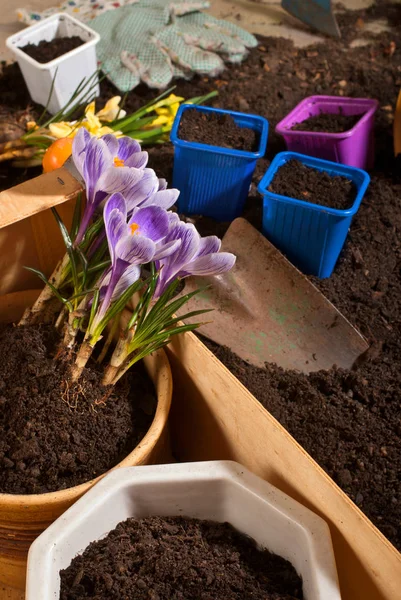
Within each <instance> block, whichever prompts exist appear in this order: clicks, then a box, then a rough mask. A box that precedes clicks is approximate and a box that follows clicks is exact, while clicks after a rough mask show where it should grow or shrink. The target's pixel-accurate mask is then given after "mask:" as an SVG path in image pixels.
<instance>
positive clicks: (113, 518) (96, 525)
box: [26, 461, 341, 600]
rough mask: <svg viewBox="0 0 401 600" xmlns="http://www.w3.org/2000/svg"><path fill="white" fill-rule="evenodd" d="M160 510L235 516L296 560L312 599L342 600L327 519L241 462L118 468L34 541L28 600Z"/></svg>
mask: <svg viewBox="0 0 401 600" xmlns="http://www.w3.org/2000/svg"><path fill="white" fill-rule="evenodd" d="M156 515H159V516H177V515H180V516H188V517H195V518H199V519H212V520H215V521H220V522H224V521H228V522H229V523H231V524H232V525H233V526H234V527H236V528H237V529H239V530H240V531H242V532H244V533H246V534H248V535H249V536H251V537H252V538H254V539H255V540H256V541H257V542H258V543H259V544H260V545H261V546H263V547H265V548H267V549H269V550H270V551H272V552H274V553H275V554H278V555H279V556H282V557H284V558H286V559H287V560H289V561H290V562H291V563H292V564H293V565H294V567H295V569H296V570H297V572H298V573H299V574H300V575H301V577H302V579H303V591H304V597H305V600H340V598H341V596H340V591H339V585H338V579H337V571H336V565H335V559H334V553H333V548H332V543H331V537H330V532H329V528H328V526H327V524H326V523H325V522H324V521H323V520H322V519H321V518H320V517H318V516H317V515H315V514H314V513H312V512H311V511H310V510H308V509H307V508H305V507H304V506H302V505H301V504H299V503H298V502H296V501H295V500H292V498H290V497H289V496H286V495H285V494H283V493H282V492H281V491H279V490H278V489H277V488H275V487H273V486H272V485H270V484H269V483H267V482H266V481H263V480H262V479H260V478H259V477H256V476H255V475H253V474H252V473H250V472H249V471H248V470H247V469H245V468H244V467H242V466H241V465H239V464H238V463H235V462H231V461H211V462H200V463H182V464H173V465H158V466H146V467H130V468H125V469H118V470H116V471H114V472H113V473H110V475H108V476H107V477H105V478H104V479H103V480H102V481H101V482H100V483H98V484H97V485H96V486H95V487H93V488H92V489H91V490H90V491H89V492H88V493H87V494H85V496H83V497H82V498H81V499H80V500H78V502H77V503H76V504H74V506H72V507H71V508H70V509H69V510H67V512H65V513H64V514H63V515H62V516H61V517H60V518H59V519H57V521H55V522H54V523H53V524H52V525H51V526H50V527H49V528H48V529H47V530H46V531H45V532H44V533H42V535H40V536H39V537H38V538H37V540H36V541H35V542H34V543H33V544H32V546H31V549H30V551H29V556H28V578H27V588H26V600H38V599H39V598H40V600H57V599H58V598H59V589H60V578H59V572H60V570H61V569H65V568H66V567H68V566H69V565H70V563H71V560H72V559H73V558H74V557H75V556H76V555H77V554H80V553H82V552H83V550H84V549H85V548H86V547H87V546H88V545H89V544H90V543H91V542H93V541H95V540H98V539H100V538H102V537H103V536H105V535H106V534H107V533H108V532H109V531H111V530H112V529H114V527H115V526H116V525H117V524H118V523H119V522H120V521H123V520H125V519H127V518H129V517H137V518H141V517H146V516H156Z"/></svg>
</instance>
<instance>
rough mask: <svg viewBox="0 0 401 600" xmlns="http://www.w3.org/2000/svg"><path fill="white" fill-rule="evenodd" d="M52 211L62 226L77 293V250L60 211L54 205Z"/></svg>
mask: <svg viewBox="0 0 401 600" xmlns="http://www.w3.org/2000/svg"><path fill="white" fill-rule="evenodd" d="M52 213H53V215H54V216H55V218H56V221H57V223H58V226H59V228H60V231H61V235H62V237H63V241H64V244H65V247H66V250H67V254H68V258H69V259H70V264H71V274H72V280H73V283H74V293H75V294H77V293H78V292H79V279H78V271H77V263H76V260H75V258H76V257H75V251H74V248H73V245H72V241H71V238H70V236H69V233H68V230H67V228H66V226H65V225H64V223H63V221H62V219H61V217H60V215H59V214H58V212H57V210H56V209H55V208H54V206H53V207H52Z"/></svg>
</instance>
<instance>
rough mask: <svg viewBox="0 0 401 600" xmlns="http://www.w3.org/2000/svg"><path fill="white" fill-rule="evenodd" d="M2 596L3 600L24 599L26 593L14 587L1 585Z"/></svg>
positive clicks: (0, 593)
mask: <svg viewBox="0 0 401 600" xmlns="http://www.w3.org/2000/svg"><path fill="white" fill-rule="evenodd" d="M0 586H1V584H0ZM0 598H1V600H24V598H25V594H24V593H23V592H20V591H19V590H14V589H12V588H6V587H0Z"/></svg>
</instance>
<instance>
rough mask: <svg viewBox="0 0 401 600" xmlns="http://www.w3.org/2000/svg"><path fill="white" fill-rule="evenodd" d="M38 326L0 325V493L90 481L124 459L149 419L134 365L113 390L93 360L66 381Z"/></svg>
mask: <svg viewBox="0 0 401 600" xmlns="http://www.w3.org/2000/svg"><path fill="white" fill-rule="evenodd" d="M58 341H59V340H58V336H57V335H56V334H55V333H54V330H53V328H52V329H50V328H49V327H45V326H41V327H38V326H31V327H13V326H7V327H3V328H2V330H1V331H0V356H1V357H2V360H1V362H0V493H8V494H40V493H44V492H50V491H58V490H63V489H66V488H69V487H73V486H75V485H78V484H80V483H84V482H86V481H90V480H92V479H94V478H95V477H97V476H98V475H101V474H103V473H105V472H106V471H108V470H109V469H110V468H112V467H114V466H115V465H116V464H118V463H119V462H120V461H121V460H122V459H123V458H125V457H126V456H127V455H128V454H129V453H130V452H131V451H132V450H133V449H134V448H135V447H136V446H137V444H138V443H139V442H140V440H141V439H142V438H143V436H144V435H145V433H146V432H147V430H148V429H149V427H150V425H151V422H152V420H153V415H154V412H155V408H156V397H155V391H154V388H153V385H152V382H151V381H150V380H149V378H148V377H147V375H146V372H145V371H144V369H143V368H142V367H139V368H134V369H133V370H132V374H131V373H130V374H129V376H128V379H127V380H126V381H125V382H124V379H125V378H123V380H122V383H121V384H119V385H118V386H117V387H116V388H115V390H113V393H112V394H110V393H109V391H108V390H107V389H105V388H104V387H102V386H101V384H100V382H101V377H102V372H101V370H99V369H98V368H96V365H97V363H95V361H93V363H92V365H91V367H90V368H87V369H86V370H85V372H84V373H83V376H82V378H81V379H80V381H79V383H77V384H75V385H70V386H68V385H67V383H66V382H67V374H68V367H69V363H66V362H64V361H63V360H62V359H60V360H59V361H55V360H54V358H53V357H54V355H55V354H56V353H57V350H58Z"/></svg>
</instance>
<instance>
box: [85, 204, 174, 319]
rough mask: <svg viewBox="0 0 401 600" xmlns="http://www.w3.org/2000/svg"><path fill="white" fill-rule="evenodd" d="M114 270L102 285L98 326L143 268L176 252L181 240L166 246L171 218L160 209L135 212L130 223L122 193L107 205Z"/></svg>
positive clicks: (106, 276)
mask: <svg viewBox="0 0 401 600" xmlns="http://www.w3.org/2000/svg"><path fill="white" fill-rule="evenodd" d="M103 218H104V223H105V229H106V235H107V241H108V246H109V252H110V258H111V267H110V268H109V269H108V270H107V272H106V273H105V274H104V277H103V278H102V281H101V282H100V286H101V297H102V298H103V299H102V302H101V305H100V309H99V311H98V314H97V316H96V320H95V323H94V325H95V326H96V324H97V323H98V322H99V321H100V319H102V318H103V317H104V315H105V313H106V311H107V309H108V308H109V306H110V304H111V303H112V302H113V301H114V300H115V299H117V298H118V297H119V296H120V295H121V294H122V293H123V292H124V291H125V290H126V289H127V288H128V287H129V286H130V285H132V284H133V283H134V282H135V281H137V280H138V279H139V277H140V273H141V269H140V267H141V265H144V264H146V263H148V262H150V261H152V260H155V259H161V258H164V257H166V256H168V255H169V254H171V253H173V252H175V251H176V250H177V249H178V248H179V246H180V244H181V241H180V240H168V241H167V242H166V243H164V239H165V237H166V233H167V232H168V229H169V215H168V213H167V212H166V211H165V210H164V209H163V208H160V207H158V206H147V207H145V208H138V209H135V210H134V212H133V214H132V216H131V218H130V219H129V221H128V223H127V204H126V202H125V199H124V196H123V195H122V194H120V193H116V194H113V195H112V196H111V197H110V198H109V200H108V201H107V202H106V205H105V208H104V213H103Z"/></svg>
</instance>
